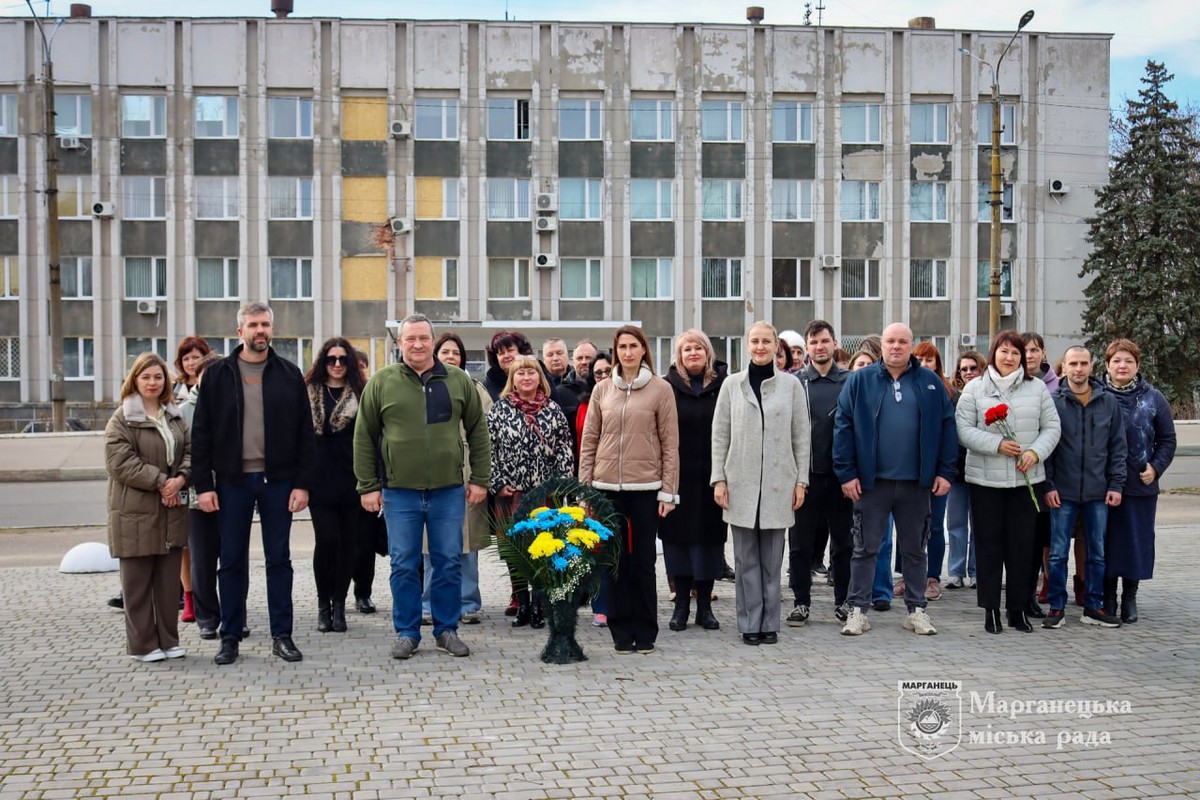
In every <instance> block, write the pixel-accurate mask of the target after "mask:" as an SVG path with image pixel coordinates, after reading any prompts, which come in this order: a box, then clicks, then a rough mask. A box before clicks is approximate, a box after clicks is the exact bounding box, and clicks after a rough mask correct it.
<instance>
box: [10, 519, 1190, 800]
mask: <svg viewBox="0 0 1200 800" xmlns="http://www.w3.org/2000/svg"><path fill="white" fill-rule="evenodd" d="M1193 502H1195V503H1196V505H1195V507H1196V508H1198V509H1200V501H1193ZM1185 516H1186V515H1185ZM1198 533H1200V514H1193V515H1192V516H1191V519H1190V520H1186V519H1185V520H1184V521H1177V522H1174V523H1172V524H1167V525H1162V526H1160V528H1159V542H1158V570H1157V575H1156V578H1155V579H1154V580H1153V581H1151V582H1146V583H1144V584H1143V588H1142V591H1141V594H1140V595H1139V609H1140V611H1141V617H1142V618H1141V621H1140V622H1139V623H1138V624H1136V625H1131V626H1126V627H1123V628H1121V629H1120V630H1103V629H1097V628H1092V627H1088V626H1084V625H1081V624H1080V623H1079V622H1078V609H1075V608H1071V609H1069V611H1068V623H1067V624H1066V625H1065V626H1064V627H1063V628H1062V629H1060V630H1056V631H1045V630H1041V629H1038V630H1036V631H1035V632H1034V633H1032V634H1021V633H1017V632H1014V631H1010V630H1006V631H1005V632H1004V634H1003V635H1001V636H992V635H988V634H986V633H985V632H984V631H983V625H982V612H980V611H979V610H978V609H977V608H976V607H975V602H974V592H972V591H970V590H955V591H949V590H947V591H946V592H945V593H944V597H943V599H942V600H939V601H937V602H934V603H930V607H929V613H930V616H931V617H932V619H933V621H934V624H935V625H936V626H937V628H938V635H937V636H927V637H921V636H915V635H913V634H911V633H909V632H907V631H904V630H902V629H901V627H900V622H901V619H902V614H901V612H899V611H897V610H893V611H889V612H886V613H871V614H870V617H869V618H870V620H871V622H872V628H871V630H870V632H868V633H867V634H866V635H864V636H861V637H858V638H849V637H842V636H840V635H839V627H838V626H837V624H836V623H835V621H834V617H833V613H832V594H831V592H832V590H831V589H829V588H828V587H825V586H824V585H823V584H822V585H819V586H817V587H816V597H815V598H814V599H815V602H816V604H815V606H814V612H813V618H812V621H810V623H809V624H808V625H807V626H806V627H803V628H798V629H797V628H787V627H784V628H783V630H782V632H781V634H780V641H779V644H778V645H776V646H773V647H772V646H762V647H755V648H752V647H746V646H743V645H742V644H740V641H739V639H738V636H737V633H736V632H735V624H734V609H733V585H732V584H729V583H718V585H717V591H718V593H719V594H720V595H721V599H720V600H719V601H718V602H717V603H716V604H715V606H714V608H715V611H716V613H717V616H718V617H719V619H720V620H721V624H722V626H723V627H722V630H720V631H716V632H706V631H703V630H700V629H697V628H696V627H695V626H689V628H688V629H687V630H686V631H683V632H678V633H676V632H672V631H669V630H667V628H666V620H667V618H668V616H669V608H668V604H667V599H666V587H665V580H664V579H663V577H662V574H661V561H660V567H659V568H660V586H661V587H662V595H663V596H662V602H661V604H660V608H659V618H660V624H661V625H662V632H661V633H660V635H659V639H658V650H657V651H656V652H655V653H654V654H652V655H647V656H642V655H629V656H618V655H616V654H615V653H614V652H613V650H612V646H611V644H612V643H611V639H610V637H609V635H608V632H607V631H605V630H601V629H596V628H593V627H591V626H590V625H589V624H588V622H589V621H590V614H588V612H587V610H586V609H585V610H583V611H581V612H580V629H579V633H580V641H581V642H582V644H583V646H584V648H585V650H586V651H587V653H588V654H589V656H590V660H589V661H587V662H586V663H583V664H577V665H571V666H545V665H542V664H541V663H540V662H539V661H538V660H537V654H538V652H539V651H540V648H541V646H542V644H543V643H544V640H545V637H546V632H545V631H533V630H530V629H528V628H524V629H517V630H514V629H512V628H511V627H510V626H509V623H508V620H507V619H506V618H505V617H503V615H502V614H501V608H502V606H503V604H504V602H505V601H506V600H507V594H508V591H507V587H506V585H505V581H504V577H503V572H502V568H501V567H500V565H499V564H498V562H497V561H496V559H495V557H494V555H492V554H490V553H489V554H486V555H485V556H484V558H483V560H482V572H483V584H484V600H485V606H486V608H487V610H488V613H487V616H486V618H485V620H484V622H483V624H481V625H472V626H463V627H462V628H461V629H460V634H461V635H462V637H463V639H464V640H465V641H466V642H467V643H468V644H470V646H471V647H472V654H471V657H470V658H459V659H455V658H451V657H449V656H447V655H445V654H443V653H438V652H436V650H435V649H434V647H433V642H432V637H431V636H430V635H429V629H425V634H426V638H425V639H424V640H423V641H422V643H421V649H420V650H419V651H418V653H417V654H416V656H414V657H413V658H412V659H411V660H409V661H405V662H398V661H393V660H392V659H391V658H389V657H388V648H389V646H390V644H391V640H392V632H391V624H390V614H389V613H388V612H389V610H390V602H389V600H388V597H387V592H386V583H385V582H384V581H382V580H380V584H379V588H377V590H376V601H377V603H378V605H379V606H380V611H381V613H379V614H376V615H374V616H370V617H368V616H363V615H361V614H357V613H354V612H351V614H350V620H349V622H350V630H349V632H348V633H345V634H333V633H328V634H321V633H318V632H317V631H316V628H315V623H316V618H315V613H314V607H315V592H314V586H313V580H312V566H311V561H308V560H303V561H300V560H297V561H296V563H295V570H296V582H295V600H296V626H297V627H296V635H295V640H296V643H297V645H298V646H299V647H300V648H301V649H302V650H303V651H304V654H305V658H304V661H303V662H301V663H299V664H285V663H283V662H282V661H280V660H278V659H273V658H271V657H270V654H269V653H270V641H269V638H268V637H267V635H266V631H267V621H266V608H265V590H264V576H263V565H262V563H261V561H260V562H257V563H255V564H254V565H253V571H252V575H251V582H250V600H249V608H250V626H251V628H252V629H253V634H252V637H251V638H250V639H249V640H247V641H246V642H244V643H243V646H242V654H243V655H242V658H241V659H240V660H239V661H238V662H237V663H236V664H235V665H233V666H228V667H217V666H215V665H214V664H213V663H212V655H213V653H214V652H215V649H216V647H215V645H216V643H215V642H202V641H200V640H199V638H198V637H197V634H196V630H195V626H183V627H184V632H183V643H184V644H185V645H186V646H187V647H188V649H189V653H188V657H187V658H184V659H180V660H177V661H169V662H162V663H158V664H136V663H134V662H132V661H131V660H130V659H128V658H127V657H126V656H124V655H123V652H124V639H123V626H122V621H121V617H120V616H119V615H118V614H116V613H113V612H111V611H109V610H108V609H106V608H105V607H104V600H105V599H106V598H107V597H109V596H110V595H111V594H112V593H113V591H114V590H115V588H116V579H115V577H114V576H113V575H111V574H107V575H85V576H68V575H61V574H59V573H58V572H56V571H55V570H54V569H53V568H50V567H13V568H5V569H0V581H2V582H3V591H0V620H3V634H4V642H3V645H2V647H0V707H2V708H3V713H0V798H2V799H3V800H8V798H13V799H16V798H22V799H25V798H28V800H39V799H44V800H49V799H50V798H82V797H120V798H142V797H146V798H159V799H160V800H165V799H166V798H191V799H193V800H204V799H206V798H234V797H237V798H259V797H299V796H306V797H314V798H339V799H341V798H345V799H346V800H349V799H351V798H353V799H354V800H360V799H361V800H365V799H367V798H380V799H381V800H382V799H385V798H409V797H416V798H427V797H428V798H432V797H466V798H476V797H479V798H483V797H494V798H512V799H513V800H517V799H518V798H530V799H531V800H532V799H534V798H536V799H538V800H540V799H541V798H592V797H629V798H639V797H645V798H649V797H654V798H743V797H787V798H814V799H820V798H866V797H896V796H900V795H904V796H933V795H937V796H938V797H939V798H944V799H945V800H957V798H1008V797H1038V798H1059V797H1082V798H1130V797H1196V796H1200V767H1197V765H1196V759H1195V752H1196V742H1197V737H1198V735H1200V692H1198V691H1197V690H1198V689H1200V636H1198V635H1197V633H1196V628H1195V626H1194V619H1195V615H1196V611H1197V608H1200V590H1198V589H1197V584H1196V581H1195V580H1194V576H1195V575H1196V574H1197V571H1198V570H1200V549H1198V548H1196V547H1195V545H1194V542H1195V539H1196V535H1197V534H1198ZM379 568H380V574H381V578H382V576H383V573H384V571H385V565H384V562H383V561H382V560H381V561H380V562H379ZM785 594H786V593H785ZM785 611H786V609H785ZM901 680H922V681H960V682H961V683H962V713H961V717H960V719H961V725H962V735H961V740H960V743H959V744H958V746H957V747H956V748H955V749H953V750H952V751H951V752H949V753H946V754H944V755H940V756H938V757H936V758H932V759H930V760H925V759H922V758H919V757H917V756H916V755H914V754H913V753H911V752H908V751H906V750H905V749H903V748H902V747H901V746H900V744H899V741H898V719H897V718H898V714H899V708H900V705H901V704H900V700H899V697H898V691H897V682H898V681H901ZM989 692H991V693H994V694H992V695H991V697H992V704H991V706H990V709H989V707H988V705H987V704H986V698H987V697H988V693H989ZM973 695H974V696H975V697H976V698H978V700H980V701H981V702H974V703H973V701H972V696H973ZM1037 701H1096V702H1099V703H1106V702H1108V701H1114V702H1115V703H1116V704H1117V706H1116V710H1115V713H1108V711H1107V709H1106V710H1105V711H1104V712H1103V713H1096V714H1094V715H1092V716H1090V717H1082V716H1081V715H1080V714H1078V713H1063V712H1062V711H1061V710H1059V711H1058V712H1056V713H1040V714H1039V713H1020V714H1011V713H1003V712H1002V711H1001V709H1002V708H1003V706H1002V705H1001V704H1007V705H1008V706H1012V704H1013V703H1014V702H1029V703H1036V702H1037ZM950 702H951V710H954V707H953V703H954V701H950ZM1121 703H1128V710H1127V713H1119V712H1120V711H1121V708H1120V704H1121ZM1039 731H1040V732H1042V734H1043V735H1044V737H1045V741H1044V742H1042V741H1038V739H1037V732H1039ZM953 733H954V732H953V731H951V733H949V734H944V735H943V738H942V739H941V740H939V741H940V742H941V743H942V744H944V745H947V746H948V745H949V743H951V739H952V737H953ZM1022 733H1023V734H1024V736H1025V739H1026V741H1025V742H1024V743H1022V742H1021V736H1022ZM1060 734H1063V735H1066V737H1067V740H1066V742H1065V743H1063V745H1062V747H1061V749H1059V747H1058V737H1059V735H1060ZM1089 734H1091V735H1092V744H1091V746H1089V745H1088V744H1087V736H1088V735H1089ZM1102 734H1107V736H1104V735H1102ZM1072 735H1075V736H1076V739H1075V740H1074V741H1072V739H1071V737H1072ZM972 736H974V740H972ZM1010 738H1011V739H1012V740H1013V741H1011V742H1010V741H1009V739H1010ZM1106 739H1110V740H1111V741H1105V740H1106Z"/></svg>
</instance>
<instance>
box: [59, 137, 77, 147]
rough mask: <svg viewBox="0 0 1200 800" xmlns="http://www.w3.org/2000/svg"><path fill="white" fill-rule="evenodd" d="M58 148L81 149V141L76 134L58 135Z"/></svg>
mask: <svg viewBox="0 0 1200 800" xmlns="http://www.w3.org/2000/svg"><path fill="white" fill-rule="evenodd" d="M58 148H59V149H60V150H82V149H83V142H81V141H79V137H78V136H60V137H58Z"/></svg>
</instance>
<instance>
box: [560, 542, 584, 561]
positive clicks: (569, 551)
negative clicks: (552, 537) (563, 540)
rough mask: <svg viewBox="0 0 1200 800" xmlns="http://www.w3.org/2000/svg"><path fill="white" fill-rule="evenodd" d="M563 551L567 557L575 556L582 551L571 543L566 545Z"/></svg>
mask: <svg viewBox="0 0 1200 800" xmlns="http://www.w3.org/2000/svg"><path fill="white" fill-rule="evenodd" d="M563 552H564V553H566V555H567V558H576V557H577V556H579V555H581V554H582V553H583V551H582V550H580V549H579V548H578V547H576V546H575V545H573V544H569V545H567V546H566V548H564V550H563Z"/></svg>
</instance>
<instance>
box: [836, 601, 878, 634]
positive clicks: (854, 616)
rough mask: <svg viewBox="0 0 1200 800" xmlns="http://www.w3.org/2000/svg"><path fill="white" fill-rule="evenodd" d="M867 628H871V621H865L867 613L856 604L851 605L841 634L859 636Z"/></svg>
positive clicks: (867, 629)
mask: <svg viewBox="0 0 1200 800" xmlns="http://www.w3.org/2000/svg"><path fill="white" fill-rule="evenodd" d="M869 630H871V623H870V622H868V621H867V615H866V614H864V613H863V610H862V609H861V608H859V607H858V606H853V607H851V609H850V616H849V617H847V618H846V624H845V625H843V626H842V635H843V636H861V635H862V634H863V633H865V632H866V631H869Z"/></svg>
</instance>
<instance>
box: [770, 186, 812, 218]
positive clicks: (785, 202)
mask: <svg viewBox="0 0 1200 800" xmlns="http://www.w3.org/2000/svg"><path fill="white" fill-rule="evenodd" d="M812 184H813V182H812V181H810V180H779V179H776V180H775V183H774V184H772V186H771V215H772V216H771V218H772V219H774V220H776V221H777V222H808V221H811V220H812V218H813V207H812Z"/></svg>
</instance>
